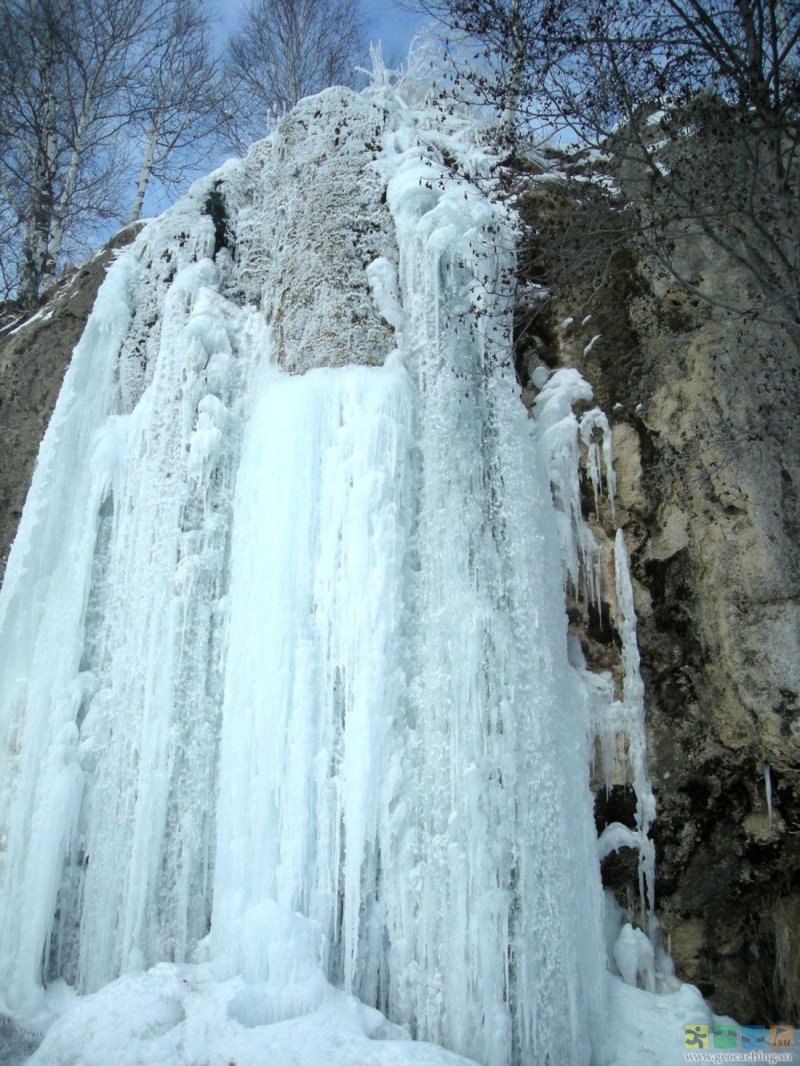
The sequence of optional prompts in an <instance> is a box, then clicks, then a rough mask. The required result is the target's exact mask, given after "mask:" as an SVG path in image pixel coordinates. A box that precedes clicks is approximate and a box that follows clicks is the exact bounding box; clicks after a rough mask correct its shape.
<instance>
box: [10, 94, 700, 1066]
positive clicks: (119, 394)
mask: <svg viewBox="0 0 800 1066" xmlns="http://www.w3.org/2000/svg"><path fill="white" fill-rule="evenodd" d="M491 181H492V178H491V160H490V158H489V157H487V155H486V154H485V152H484V151H483V150H482V149H481V148H480V146H479V144H478V143H477V140H476V137H475V135H474V130H473V128H472V126H471V125H470V123H469V121H467V120H462V119H459V117H458V116H457V115H456V116H454V117H453V116H451V117H449V118H443V117H442V116H441V115H439V114H437V113H436V112H435V111H433V110H431V109H429V108H427V107H425V106H423V105H422V104H421V103H420V101H418V100H417V101H414V100H412V99H410V98H409V97H408V96H406V97H405V98H404V96H403V92H402V91H400V90H397V89H395V88H392V87H390V86H389V85H388V84H384V85H382V86H378V87H375V88H373V89H372V90H369V91H367V92H366V93H364V94H362V95H355V94H353V93H350V92H347V91H345V90H330V91H328V92H326V93H324V94H322V95H321V96H319V97H316V98H313V99H311V100H307V101H304V102H303V103H302V104H301V105H300V106H299V107H298V109H296V111H295V112H293V113H292V115H290V116H289V117H288V118H287V119H286V120H285V122H284V123H283V124H282V126H281V127H280V128H279V130H278V131H277V133H276V134H275V135H274V136H273V138H272V139H271V140H270V141H269V142H264V143H263V144H260V145H257V146H255V148H254V149H253V150H252V151H251V153H250V154H249V155H248V157H247V158H246V159H245V160H243V161H241V162H231V163H229V164H227V165H226V166H225V167H224V168H223V169H222V170H220V171H219V172H218V173H217V174H215V175H212V177H211V178H209V179H207V180H206V181H204V182H200V183H198V184H197V185H195V186H194V187H193V189H192V190H191V191H190V193H189V194H188V195H187V196H186V197H185V198H184V199H183V200H182V201H181V202H180V203H179V204H178V205H177V206H176V207H175V208H174V209H172V210H171V211H169V212H167V213H166V214H165V215H164V216H163V217H162V218H161V219H159V220H156V221H155V222H153V223H151V224H150V225H149V226H147V227H146V228H145V230H144V231H143V232H142V234H141V235H140V236H139V237H138V239H137V240H136V242H135V243H134V245H133V246H132V247H131V248H130V249H129V250H127V251H125V252H123V253H122V254H121V255H120V256H119V258H118V260H117V261H116V263H115V264H114V265H113V267H112V268H111V270H110V271H109V274H108V277H107V280H106V281H105V283H104V285H103V287H102V290H101V292H100V294H99V297H98V300H97V303H96V306H95V309H94V311H93V313H92V316H91V318H90V321H89V323H88V325H87V328H86V332H85V334H84V336H83V339H82V340H81V342H80V344H79V345H78V347H77V349H76V351H75V354H74V357H73V360H72V364H71V366H70V369H69V371H68V374H67V377H66V379H65V383H64V387H63V390H62V393H61V396H60V399H59V401H58V405H57V408H56V410H55V413H54V415H53V418H52V421H51V424H50V426H49V429H48V431H47V434H46V436H45V439H44V442H43V444H42V448H41V452H40V456H39V461H38V465H37V469H36V473H35V476H34V480H33V484H32V487H31V491H30V495H29V499H28V503H27V505H26V508H25V513H24V515H23V518H22V522H21V525H20V529H19V534H18V536H17V540H16V543H15V545H14V548H13V552H12V555H11V558H10V560H9V565H8V570H7V574H6V580H5V584H4V586H3V590H2V596H1V598H0V715H2V717H1V718H0V738H1V741H2V747H0V763H1V764H2V765H1V767H0V781H2V792H0V837H1V839H2V850H1V851H0V915H2V920H1V921H0V997H1V1002H0V1007H1V1008H2V1010H3V1011H4V1012H6V1013H7V1014H8V1015H9V1016H12V1017H14V1018H16V1019H17V1021H18V1023H19V1024H20V1025H22V1026H25V1025H27V1026H29V1027H33V1028H34V1029H36V1028H37V1027H40V1028H42V1027H44V1026H46V1024H47V1023H48V1022H49V1021H50V1020H51V1018H52V1014H53V1013H54V1012H55V1013H59V1012H64V1013H63V1018H62V1020H61V1021H60V1022H56V1024H55V1025H53V1027H52V1029H51V1030H50V1032H49V1034H48V1035H47V1037H46V1040H45V1043H44V1044H43V1045H42V1047H41V1049H40V1051H39V1052H38V1053H37V1055H36V1056H34V1059H33V1061H38V1062H42V1063H49V1064H53V1063H58V1062H62V1061H63V1062H75V1061H80V1062H83V1063H87V1064H88V1063H94V1062H98V1063H99V1062H103V1063H107V1062H109V1061H112V1060H117V1061H125V1062H138V1061H142V1062H145V1061H146V1062H152V1061H156V1060H158V1061H165V1062H176V1063H177V1062H184V1061H185V1062H187V1063H188V1062H194V1061H196V1056H197V1054H199V1053H200V1052H199V1051H198V1048H205V1051H204V1052H203V1053H207V1054H208V1055H209V1056H211V1057H210V1058H209V1061H212V1060H213V1061H217V1059H216V1058H214V1057H213V1056H218V1057H219V1061H220V1062H223V1061H225V1062H227V1061H229V1059H230V1058H234V1057H235V1061H237V1062H240V1063H245V1062H253V1063H257V1062H258V1063H263V1062H266V1061H269V1062H271V1063H274V1064H275V1066H280V1064H281V1063H283V1062H287V1063H288V1062H302V1063H312V1062H313V1063H316V1062H325V1063H334V1062H336V1063H341V1064H345V1063H348V1064H349V1063H353V1064H354V1066H355V1064H356V1063H362V1064H364V1063H375V1064H378V1063H384V1062H386V1063H389V1062H391V1063H395V1064H400V1063H412V1062H413V1063H431V1064H434V1063H442V1064H444V1063H454V1062H456V1061H460V1060H457V1058H456V1055H454V1054H450V1052H446V1051H444V1050H441V1049H437V1048H434V1047H432V1046H430V1044H426V1043H424V1041H431V1042H434V1043H436V1044H440V1045H443V1046H444V1047H446V1048H448V1049H451V1051H452V1052H454V1053H457V1054H458V1055H463V1056H467V1057H469V1058H471V1059H473V1060H475V1061H477V1062H480V1063H483V1064H485V1066H510V1064H512V1063H518V1064H530V1063H537V1064H539V1063H542V1064H543V1063H548V1064H549V1066H559V1064H560V1066H581V1064H588V1063H590V1062H594V1063H603V1062H606V1061H610V1057H609V1055H608V1054H607V1051H606V1045H605V1044H604V1037H603V1035H602V1034H603V1032H604V1028H603V1022H604V1017H605V1014H606V1011H607V1008H608V999H607V996H608V988H607V983H606V954H605V947H604V919H603V902H602V893H601V888H600V879H599V867H598V859H597V841H596V838H595V831H594V825H593V818H592V801H591V794H590V791H589V785H588V766H589V763H590V756H591V751H592V745H593V732H594V731H595V730H596V729H598V728H600V724H599V723H600V718H601V717H602V715H601V714H600V712H599V711H598V707H601V706H603V707H605V708H606V711H605V712H604V713H606V717H605V718H603V721H604V722H605V723H606V727H607V728H609V729H613V730H620V729H624V728H626V723H627V726H629V729H628V733H629V737H630V750H631V762H632V765H633V767H634V774H635V775H639V776H638V777H637V778H636V780H635V781H634V784H635V785H636V788H637V794H638V795H639V797H640V811H639V815H638V823H637V827H636V829H635V830H630V829H629V830H628V833H629V837H627V838H626V837H625V835H624V833H622V828H624V827H620V828H618V829H616V830H615V832H616V837H615V838H614V839H611V836H610V835H609V836H608V837H607V838H606V839H605V841H604V844H605V845H607V846H609V847H611V846H620V845H621V844H625V845H627V844H631V843H635V844H636V846H637V847H639V848H640V851H641V854H642V856H643V859H642V877H643V879H647V878H649V877H650V876H651V871H652V866H651V863H650V854H649V852H648V850H647V829H648V827H649V823H650V819H651V818H652V797H651V795H650V793H649V790H648V787H647V784H646V779H645V777H644V776H643V775H644V754H643V748H642V747H641V743H642V741H641V737H642V735H643V734H642V733H641V730H640V722H639V718H637V716H640V715H641V712H642V705H641V701H642V692H641V681H640V679H639V674H638V658H637V653H636V644H635V619H634V616H633V607H632V597H631V591H630V579H629V577H628V574H627V561H626V557H625V555H624V543H623V542H622V541H621V540H620V541H619V545H621V547H620V546H618V548H617V564H618V565H617V582H618V584H617V590H616V591H617V597H618V600H619V603H620V610H621V616H622V630H621V631H622V638H623V658H624V665H625V688H624V693H623V697H622V699H621V700H618V701H616V703H615V702H614V700H613V692H612V693H609V692H608V691H606V689H604V688H603V683H602V682H598V684H597V685H596V686H595V687H594V689H593V688H592V683H591V682H590V683H588V684H587V681H586V678H587V676H588V675H587V674H586V672H585V671H583V670H581V669H579V668H576V665H575V662H574V656H573V661H572V662H570V657H569V655H568V641H567V626H566V614H565V605H564V588H563V584H562V565H561V563H560V562H559V560H563V574H564V575H566V580H567V581H569V582H571V583H572V584H573V585H574V586H575V587H578V586H581V585H582V586H583V587H584V591H585V592H586V594H587V595H588V596H590V597H595V598H599V587H598V581H599V570H598V566H597V558H596V545H594V544H593V542H592V539H591V533H590V532H589V530H588V526H587V525H586V524H585V522H583V520H582V518H581V516H580V492H579V488H578V474H577V465H578V449H579V448H580V446H581V445H580V442H581V441H582V442H583V447H584V450H585V451H586V453H587V455H588V467H587V469H588V476H589V478H590V479H591V483H592V485H593V490H594V492H595V494H596V496H599V494H600V492H601V490H602V486H603V482H605V491H606V492H607V493H610V494H611V495H612V497H613V490H614V481H613V463H612V457H611V452H610V434H609V430H608V423H607V422H606V421H605V418H604V416H603V415H602V414H601V412H599V411H598V410H597V409H593V410H592V411H590V412H589V413H588V414H585V415H584V416H583V418H582V420H581V421H580V422H578V421H577V420H576V418H575V416H574V415H573V414H572V405H573V403H574V402H576V400H578V399H580V400H589V399H590V390H588V386H587V385H586V383H585V382H583V381H582V380H581V379H579V378H578V376H577V375H575V374H574V373H572V374H570V372H562V376H561V377H560V378H559V379H558V380H557V381H554V382H551V383H549V384H548V385H546V386H545V388H544V389H543V390H542V394H541V396H540V403H539V411H538V419H537V422H536V424H535V425H534V423H533V422H532V421H531V420H529V419H528V418H527V416H526V412H525V410H524V408H523V407H522V405H521V403H520V402H519V397H518V390H517V386H516V383H515V380H514V374H513V369H512V368H511V366H510V360H509V338H510V329H511V310H512V308H511V293H510V288H509V281H510V278H511V276H512V274H513V267H514V258H513V256H514V252H513V235H512V227H511V225H510V222H509V219H508V218H507V217H506V215H505V214H504V212H503V211H502V209H500V208H498V207H497V206H495V205H493V204H492V202H491V200H490V198H488V197H487V196H486V195H485V191H483V190H485V189H486V188H487V187H490V186H491ZM212 201H213V203H214V204H215V205H216V208H215V210H214V211H212V210H210V209H209V204H210V203H211V202H212ZM220 203H221V204H223V205H224V217H223V218H220V211H219V210H218V207H219V204H220ZM354 364H361V365H354ZM551 482H552V493H551ZM554 498H555V505H554ZM578 665H579V664H578ZM626 716H627V717H626ZM609 722H611V725H609V724H608V723H609ZM637 730H639V731H638V732H637ZM637 745H639V747H637ZM618 924H619V923H618ZM626 928H627V929H628V930H629V931H625V929H624V928H623V930H622V931H619V929H618V930H617V934H615V935H617V939H616V945H617V947H616V955H615V957H616V958H617V965H618V967H619V969H620V971H621V972H622V971H624V975H627V976H628V979H629V980H631V981H635V980H636V977H637V972H638V973H639V975H640V977H641V974H642V973H644V974H645V981H649V980H650V977H649V976H648V975H649V974H650V973H651V969H652V968H651V969H650V970H648V967H647V965H646V960H645V962H643V961H642V959H643V958H644V957H645V956H646V954H647V952H646V951H645V950H644V948H643V943H642V937H644V934H642V933H641V932H640V931H638V930H637V931H634V930H633V929H631V927H630V926H627V927H626ZM645 941H646V938H645ZM648 943H649V942H648ZM65 982H66V984H68V985H69V986H71V987H72V988H74V989H75V990H76V991H77V992H78V993H79V994H80V998H79V999H78V1002H77V1005H74V1004H72V999H71V998H70V996H71V994H70V993H68V990H67V988H66V985H65ZM640 983H641V981H640ZM334 986H336V987H337V988H338V989H339V990H338V991H337V990H335V988H334ZM632 991H636V990H632ZM642 994H643V993H642ZM615 995H617V998H619V997H620V995H622V994H621V993H615ZM355 997H358V999H356V998H355ZM359 1001H360V1002H359ZM625 1002H626V1003H627V1001H625ZM70 1004H72V1005H70ZM121 1004H126V1005H127V1006H126V1008H125V1009H123V1008H122V1007H121ZM65 1005H66V1007H65ZM695 1008H696V1004H695ZM626 1009H627V1008H626ZM378 1011H380V1012H382V1015H385V1017H386V1018H388V1019H390V1021H389V1022H387V1021H385V1019H384V1017H383V1016H382V1015H381V1014H379V1013H378ZM204 1018H206V1021H205V1022H204V1021H203V1019H204ZM115 1019H116V1020H115ZM208 1019H211V1020H210V1021H209V1020H208ZM701 1020H703V1019H702V1018H701ZM314 1034H316V1036H315V1035H314ZM409 1035H411V1036H413V1037H415V1038H416V1042H411V1041H409V1040H408V1036H409ZM378 1036H379V1037H382V1038H384V1039H382V1040H376V1039H375V1038H376V1037H378ZM115 1041H116V1043H115ZM203 1041H205V1044H204V1043H203ZM315 1041H316V1043H315ZM120 1042H121V1043H120ZM123 1045H124V1048H125V1052H124V1054H125V1056H127V1057H120V1055H121V1053H120V1052H119V1048H120V1047H121V1046H123ZM115 1048H116V1051H115ZM137 1049H138V1050H137ZM302 1049H305V1050H302ZM212 1053H213V1054H212ZM154 1056H155V1057H154ZM159 1056H160V1058H159ZM193 1056H194V1057H193Z"/></svg>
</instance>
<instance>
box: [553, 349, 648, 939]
mask: <svg viewBox="0 0 800 1066" xmlns="http://www.w3.org/2000/svg"><path fill="white" fill-rule="evenodd" d="M540 385H541V388H540V391H539V393H538V395H537V398H536V401H535V405H534V418H535V421H536V425H537V433H538V436H539V439H540V441H541V443H542V447H543V448H544V451H545V456H546V462H547V466H548V473H549V477H550V483H551V487H552V492H553V503H554V505H555V508H556V511H557V513H558V515H559V534H560V538H561V549H562V559H563V561H564V587H565V591H566V592H571V593H572V595H573V596H575V597H576V598H577V599H578V600H579V601H580V600H582V601H583V605H584V609H588V608H590V607H594V608H595V609H597V610H602V604H603V595H602V590H601V588H600V575H601V560H600V548H599V545H598V542H597V539H596V537H595V535H594V533H593V532H592V529H591V528H590V525H589V524H588V522H587V521H586V519H585V518H584V505H583V499H582V497H583V492H582V482H583V479H584V476H585V477H586V478H588V480H589V484H590V485H591V489H592V495H593V497H594V505H595V511H596V512H599V501H600V497H601V495H602V494H603V489H604V485H603V482H604V481H605V493H606V495H607V497H608V501H609V507H610V511H611V520H612V523H613V522H614V521H615V508H614V494H615V491H616V477H615V474H614V457H613V448H612V437H611V430H610V427H609V424H608V420H607V418H606V416H605V415H604V414H603V413H602V411H600V410H599V408H597V407H588V405H589V404H590V403H591V401H592V399H593V393H592V389H591V386H590V385H589V383H588V382H587V381H586V380H585V379H584V378H583V377H582V376H581V375H580V374H579V372H578V371H577V370H574V369H563V370H558V371H556V372H555V373H554V374H552V375H551V376H549V375H548V376H545V374H544V373H542V374H541V375H540ZM577 405H582V406H586V407H587V409H586V410H585V411H584V412H583V413H582V414H581V415H580V416H579V415H577V414H576V413H575V410H574V408H575V407H576V406H577ZM598 437H599V440H598ZM581 445H583V449H581ZM584 471H585V474H584ZM613 573H614V589H613V600H614V601H615V603H616V609H617V616H618V617H617V620H616V626H617V629H618V632H619V636H620V643H621V653H620V658H621V667H622V684H621V692H620V693H618V694H617V695H616V696H615V692H614V683H613V681H612V679H611V677H610V675H608V674H605V675H604V674H588V673H586V672H584V673H583V676H584V681H585V684H586V686H587V691H588V692H589V699H590V703H591V706H592V710H591V712H590V720H591V728H592V729H593V731H594V732H595V733H596V735H597V739H598V741H599V747H600V752H601V757H602V763H603V765H602V776H603V778H604V779H605V781H606V784H607V785H608V784H609V783H610V782H611V780H612V777H613V775H614V761H615V757H616V753H617V751H618V748H619V745H620V743H621V744H622V748H623V750H624V759H623V764H624V766H625V771H626V776H627V778H628V781H627V783H629V784H630V785H631V786H632V788H633V790H634V794H635V796H636V813H635V826H634V827H629V826H625V825H622V824H621V823H619V822H614V823H612V824H611V825H609V826H607V827H606V828H605V829H604V830H603V833H602V835H601V837H600V840H599V841H598V850H599V856H600V858H601V859H602V858H605V856H606V855H608V854H609V853H610V852H612V851H615V850H617V849H618V848H620V847H632V848H635V849H636V851H637V852H638V854H639V900H640V908H641V913H640V921H641V923H642V925H643V927H644V928H645V929H649V927H650V923H651V919H652V915H653V909H654V906H655V898H654V889H655V869H654V866H655V854H654V847H653V842H652V840H651V839H650V835H649V833H650V827H651V825H652V823H653V819H654V817H655V801H654V797H653V791H652V787H651V785H650V779H649V775H648V772H647V753H646V744H645V736H646V732H645V708H644V685H643V683H642V678H641V674H640V670H639V650H638V644H637V640H636V612H635V608H634V602H633V588H632V585H631V576H630V565H629V560H628V553H627V548H626V546H625V537H624V533H623V531H622V530H621V529H617V530H616V533H615V538H614V544H613ZM609 591H611V590H609ZM574 655H575V657H576V665H577V666H578V667H579V668H580V669H581V670H583V666H584V664H583V661H582V655H581V654H580V652H579V650H578V649H577V648H576V649H575V652H574Z"/></svg>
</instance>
